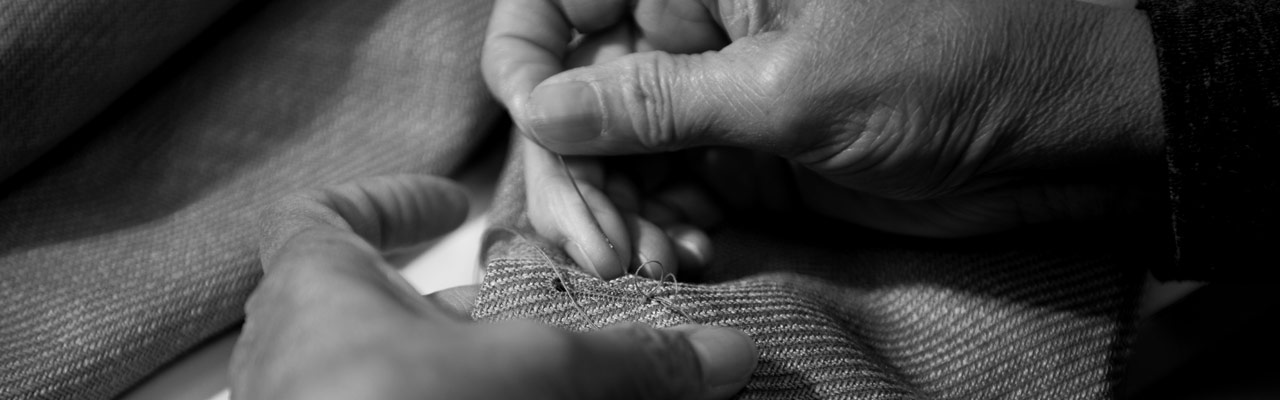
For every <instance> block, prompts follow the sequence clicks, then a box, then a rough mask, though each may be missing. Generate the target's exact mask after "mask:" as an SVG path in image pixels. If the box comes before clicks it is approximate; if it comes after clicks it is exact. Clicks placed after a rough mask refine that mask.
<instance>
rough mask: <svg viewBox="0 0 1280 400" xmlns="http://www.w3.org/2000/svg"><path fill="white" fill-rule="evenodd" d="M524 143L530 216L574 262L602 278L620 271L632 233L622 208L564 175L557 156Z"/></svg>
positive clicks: (544, 233)
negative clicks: (629, 232) (630, 233)
mask: <svg viewBox="0 0 1280 400" xmlns="http://www.w3.org/2000/svg"><path fill="white" fill-rule="evenodd" d="M521 140H524V141H526V142H525V143H523V146H524V148H523V152H524V164H525V190H526V195H527V199H528V211H527V212H528V216H529V222H530V223H531V224H532V225H533V227H534V229H535V230H536V231H537V232H538V234H539V235H541V236H542V237H544V238H546V239H548V240H551V241H552V242H554V243H557V244H559V245H560V246H562V248H563V249H564V250H565V252H566V253H568V254H569V256H570V257H571V258H573V260H574V262H576V263H577V264H578V265H581V266H583V267H585V268H586V270H587V271H588V272H590V273H593V274H595V275H596V276H599V277H601V278H603V279H613V278H616V277H619V276H622V274H623V273H625V271H626V266H627V261H629V260H630V259H631V239H630V236H629V235H628V233H627V227H626V222H625V221H623V218H622V214H621V213H619V212H618V211H617V209H616V208H614V206H613V204H612V203H611V202H610V201H609V199H608V197H606V196H605V195H604V193H602V192H600V191H599V190H598V189H597V188H596V186H594V185H591V184H588V182H585V181H582V182H577V185H576V186H575V184H574V181H573V180H572V179H573V178H571V177H570V176H568V175H567V174H566V172H565V170H564V168H563V167H562V166H561V164H560V161H559V160H557V159H556V156H555V155H554V154H552V153H551V152H549V151H547V150H546V149H544V148H542V147H539V146H538V145H537V144H534V143H531V142H528V141H527V139H524V138H521Z"/></svg>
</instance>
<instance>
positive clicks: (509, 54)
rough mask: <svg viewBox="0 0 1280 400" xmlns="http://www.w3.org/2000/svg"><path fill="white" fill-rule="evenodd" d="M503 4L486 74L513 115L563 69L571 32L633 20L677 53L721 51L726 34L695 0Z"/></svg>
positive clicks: (492, 23) (514, 0) (486, 55)
mask: <svg viewBox="0 0 1280 400" xmlns="http://www.w3.org/2000/svg"><path fill="white" fill-rule="evenodd" d="M633 3H634V2H632V1H630V0H605V1H598V0H558V1H553V0H499V1H497V2H496V3H495V4H494V8H493V14H492V15H491V17H490V20H489V28H488V32H487V33H486V36H485V44H484V49H483V50H482V55H481V70H482V73H483V75H484V79H485V82H486V83H487V84H488V85H489V89H490V90H491V91H492V92H493V93H494V95H495V96H496V97H497V98H498V100H499V101H501V102H502V103H503V104H504V105H506V106H507V108H508V109H509V110H511V112H512V113H513V114H523V113H524V112H523V108H524V106H523V103H524V102H525V99H527V98H528V96H529V93H530V92H531V91H532V90H533V87H534V86H535V85H537V84H538V83H539V82H542V81H543V80H545V79H546V78H548V77H550V76H552V75H554V74H556V73H558V72H560V71H561V70H563V69H564V65H563V64H562V63H561V62H562V60H564V58H565V55H566V53H567V51H568V45H569V42H570V39H572V29H575V28H576V29H577V30H578V31H580V32H584V33H593V32H598V31H602V30H606V29H609V28H611V27H615V26H618V25H624V24H625V23H626V21H628V20H632V19H634V20H635V21H637V22H638V25H639V28H640V29H641V31H642V34H643V35H646V36H653V37H655V38H657V39H658V40H659V41H660V43H661V44H662V45H663V46H664V47H666V48H659V49H660V50H666V51H676V52H692V51H704V50H711V49H716V48H719V47H720V46H722V45H723V43H724V39H723V37H724V35H723V34H721V33H719V32H720V29H719V28H718V27H717V25H716V24H715V23H714V21H715V15H714V14H715V13H713V12H711V11H709V10H708V8H707V7H704V6H703V5H702V4H701V3H700V2H699V1H696V0H674V1H670V0H662V1H652V0H648V1H641V2H640V4H637V5H636V6H635V9H634V18H628V17H631V16H632V13H631V11H633V10H632V9H631V8H630V7H631V6H632V4H633Z"/></svg>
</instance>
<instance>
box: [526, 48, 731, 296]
mask: <svg viewBox="0 0 1280 400" xmlns="http://www.w3.org/2000/svg"><path fill="white" fill-rule="evenodd" d="M648 48H649V45H648V43H647V41H646V40H644V39H643V38H638V37H636V36H635V35H633V34H632V32H630V30H627V29H615V30H612V31H610V32H608V33H604V34H599V35H594V36H592V37H591V38H589V39H586V40H582V41H580V42H579V43H578V44H577V45H575V46H574V48H573V49H572V52H571V53H570V54H569V55H568V56H567V61H566V64H567V65H569V66H582V65H592V64H599V63H602V62H608V61H610V60H613V59H616V58H618V57H621V56H624V55H627V54H632V53H635V52H636V51H642V50H647V49H648ZM520 141H521V142H522V143H520V146H521V148H520V151H521V153H522V154H521V155H522V161H523V165H524V178H525V179H524V183H525V195H526V200H527V201H526V204H527V208H526V210H527V215H528V217H529V221H530V224H531V225H532V226H533V228H534V230H535V231H536V232H537V233H538V234H539V235H540V236H542V237H543V238H545V239H547V240H550V241H552V242H554V243H556V244H558V245H559V246H560V247H561V249H562V250H564V251H565V253H566V254H568V255H569V256H570V257H571V258H573V260H574V262H575V263H577V264H578V265H580V266H582V267H583V268H584V269H585V270H586V271H587V272H589V273H593V274H595V275H596V276H598V277H601V278H604V279H613V278H616V277H619V276H621V275H622V274H624V273H632V272H634V273H636V274H639V275H641V276H645V277H648V278H651V279H659V280H661V279H666V278H667V275H672V276H674V275H675V274H677V273H678V272H679V270H680V269H681V268H698V267H701V266H704V265H706V264H707V263H708V262H709V260H710V258H711V256H712V253H713V251H712V248H711V240H710V239H709V238H708V237H707V235H706V233H704V232H703V229H706V228H709V227H711V226H712V225H714V224H716V223H717V222H718V221H719V210H718V207H717V206H716V205H715V204H713V202H712V201H711V198H710V196H709V195H708V194H707V193H706V191H704V190H703V189H702V187H701V186H700V185H695V184H693V182H690V180H688V179H685V180H679V179H668V178H667V177H663V176H661V175H663V174H654V173H652V172H661V171H660V170H662V169H663V167H664V166H665V165H666V162H665V161H667V160H663V159H662V158H660V157H649V159H646V160H637V159H629V160H616V159H615V160H613V161H614V162H613V163H612V164H613V165H612V166H613V167H623V168H621V169H629V170H633V171H634V170H645V172H648V173H646V174H638V175H637V174H633V176H628V175H627V174H621V173H618V168H606V167H605V166H604V165H602V164H601V162H600V160H599V159H597V158H595V157H566V158H565V159H564V164H561V160H559V159H557V158H556V157H557V156H556V155H555V154H554V153H551V152H550V151H548V150H547V149H545V148H543V147H541V146H540V145H538V144H536V143H533V142H532V141H529V140H528V139H527V138H522V139H521V140H520ZM624 161H625V163H624ZM620 164H621V165H620ZM634 176H646V177H659V178H660V179H657V180H654V179H649V180H643V181H640V182H637V180H636V179H632V178H633V177H634ZM579 192H581V195H580V194H579ZM597 224H598V225H597Z"/></svg>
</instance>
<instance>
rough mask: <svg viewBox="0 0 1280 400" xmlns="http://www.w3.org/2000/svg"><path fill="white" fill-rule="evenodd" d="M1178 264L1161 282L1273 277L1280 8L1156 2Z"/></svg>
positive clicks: (1149, 6)
mask: <svg viewBox="0 0 1280 400" xmlns="http://www.w3.org/2000/svg"><path fill="white" fill-rule="evenodd" d="M1139 8H1142V9H1144V10H1146V12H1147V14H1148V16H1149V17H1150V19H1151V30H1152V34H1153V36H1154V38H1155V42H1156V47H1157V50H1158V53H1157V54H1158V57H1159V60H1160V77H1161V87H1162V88H1163V95H1162V97H1163V100H1164V119H1165V126H1166V131H1167V139H1166V143H1167V154H1168V161H1169V173H1170V182H1169V183H1170V194H1171V205H1172V208H1173V214H1174V215H1173V231H1174V236H1175V240H1176V244H1177V247H1176V248H1177V254H1176V258H1177V260H1178V262H1177V263H1176V264H1175V265H1173V266H1171V267H1169V268H1158V269H1156V270H1155V271H1154V272H1155V274H1156V276H1157V277H1159V278H1162V279H1196V280H1215V281H1223V280H1239V281H1249V280H1256V279H1260V278H1267V279H1273V278H1275V277H1277V276H1280V272H1278V271H1276V270H1275V268H1274V267H1272V266H1271V264H1272V263H1266V264H1260V263H1259V262H1258V261H1259V260H1267V259H1270V254H1269V253H1270V245H1271V244H1272V243H1274V242H1275V241H1276V240H1277V238H1280V235H1276V233H1275V232H1276V229H1275V227H1276V226H1277V225H1280V209H1277V207H1276V204H1280V175H1276V174H1275V173H1274V171H1277V170H1280V161H1277V158H1276V157H1275V156H1274V154H1275V152H1276V151H1277V150H1280V2H1275V1H1270V0H1231V1H1205V0H1149V1H1144V2H1142V3H1141V4H1140V5H1139Z"/></svg>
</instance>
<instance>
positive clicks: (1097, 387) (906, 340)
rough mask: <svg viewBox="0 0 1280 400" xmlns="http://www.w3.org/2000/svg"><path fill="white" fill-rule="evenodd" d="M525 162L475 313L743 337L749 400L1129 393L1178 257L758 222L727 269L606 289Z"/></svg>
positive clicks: (1071, 243)
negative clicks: (1132, 352)
mask: <svg viewBox="0 0 1280 400" xmlns="http://www.w3.org/2000/svg"><path fill="white" fill-rule="evenodd" d="M513 154H519V153H518V150H517V151H516V152H514V153H513ZM513 158H516V160H514V161H511V162H510V164H508V165H509V167H508V170H507V171H506V172H505V175H504V177H503V179H502V182H501V184H500V188H499V193H498V197H497V199H496V200H495V203H494V209H495V211H494V212H493V213H492V214H491V221H492V222H493V229H492V230H491V231H490V232H489V233H488V234H487V236H486V238H485V243H484V244H483V246H482V249H483V251H484V252H485V254H484V258H485V261H486V264H485V265H486V268H487V269H486V273H485V276H484V281H483V286H482V288H481V291H480V296H479V298H478V300H477V304H476V308H475V309H474V311H473V314H472V316H473V317H475V318H477V319H480V320H491V321H492V320H506V319H524V318H531V319H535V320H539V321H543V322H546V323H549V324H552V325H556V326H561V327H564V328H566V329H571V330H593V329H599V328H602V327H604V326H607V325H610V324H615V323H618V322H623V321H640V322H645V323H649V324H652V325H655V326H660V327H665V326H672V325H678V324H683V323H690V322H697V323H703V324H714V325H722V326H731V327H735V328H740V329H742V330H744V331H745V332H746V333H747V334H748V335H749V336H751V337H752V338H753V339H754V340H755V341H756V344H757V346H758V347H759V350H760V363H759V365H758V367H757V369H756V371H755V373H754V375H753V376H752V380H751V382H750V383H749V384H748V385H747V387H746V389H745V390H744V391H743V392H742V393H740V395H739V396H738V398H742V399H879V398H936V399H973V398H980V399H1102V398H1110V397H1114V396H1115V395H1116V391H1117V387H1118V382H1119V380H1120V379H1121V378H1122V376H1123V374H1124V361H1125V359H1126V357H1127V355H1128V352H1129V344H1130V343H1129V341H1130V340H1131V335H1132V332H1133V326H1134V322H1135V321H1134V318H1135V313H1136V304H1137V298H1138V295H1139V293H1140V286H1141V283H1142V278H1143V276H1144V274H1145V270H1146V269H1147V268H1149V267H1151V266H1153V264H1155V263H1158V262H1161V261H1164V260H1167V258H1165V257H1163V255H1164V254H1165V253H1164V248H1163V247H1161V246H1160V244H1159V243H1158V241H1155V240H1153V241H1151V243H1144V242H1141V241H1136V240H1134V239H1133V238H1144V237H1146V238H1158V237H1159V236H1158V235H1154V234H1149V233H1143V232H1135V231H1124V232H1121V231H1123V230H1117V231H1112V232H1100V231H1098V230H1096V229H1095V228H1096V227H1087V226H1059V227H1045V228H1040V229H1028V230H1023V231H1019V232H1013V233H1010V234H1008V235H1000V236H992V237H985V238H977V239H967V240H959V241H934V240H922V239H908V238H902V237H894V236H886V235H883V234H877V233H873V232H868V231H864V230H860V229H858V228H855V227H852V226H847V225H842V224H836V223H832V222H829V221H825V222H824V221H821V220H818V219H804V218H796V217H788V218H778V219H777V220H772V219H766V218H764V217H763V216H762V215H759V214H756V215H739V216H735V217H731V218H730V220H731V221H737V222H734V223H731V224H730V225H728V226H726V227H723V228H720V229H717V230H715V231H713V232H712V240H713V243H714V246H715V253H716V256H715V259H714V260H713V261H712V265H711V266H710V267H709V268H708V269H707V270H705V271H702V272H701V273H693V274H689V273H686V272H692V271H683V270H682V280H683V281H684V283H672V282H669V281H668V282H658V281H653V280H648V279H643V278H639V277H635V276H626V277H623V278H619V279H616V280H613V281H607V282H606V281H603V280H600V279H598V278H595V277H593V276H591V275H588V274H586V273H583V272H581V271H580V269H579V267H577V266H575V265H573V264H572V262H571V261H570V260H569V258H568V257H567V256H565V254H564V253H563V252H561V251H559V250H558V248H557V247H555V246H547V245H546V244H543V243H541V242H540V241H539V240H538V239H537V238H536V236H535V235H534V233H533V231H532V228H531V227H530V225H529V223H528V221H527V219H526V218H525V215H524V189H523V188H524V182H523V177H522V171H521V170H520V168H519V167H518V166H519V165H520V163H519V160H518V158H519V157H518V156H515V157H513ZM689 275H693V276H696V278H690V277H689ZM694 279H696V280H697V282H694V281H693V280H694Z"/></svg>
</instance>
